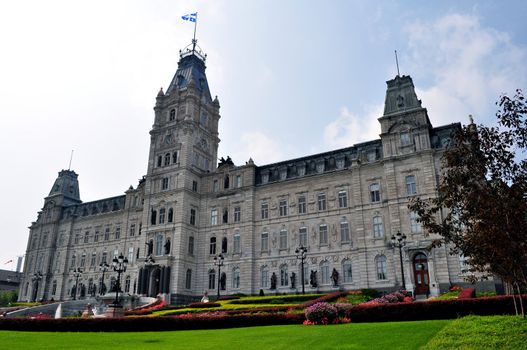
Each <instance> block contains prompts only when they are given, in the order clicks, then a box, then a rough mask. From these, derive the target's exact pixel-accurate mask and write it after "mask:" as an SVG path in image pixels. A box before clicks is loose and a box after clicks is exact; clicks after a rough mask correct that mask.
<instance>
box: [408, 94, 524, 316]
mask: <svg viewBox="0 0 527 350" xmlns="http://www.w3.org/2000/svg"><path fill="white" fill-rule="evenodd" d="M496 105H497V106H498V112H497V113H496V117H497V126H495V127H486V126H483V125H479V126H476V125H475V124H474V123H473V122H471V123H470V124H469V125H468V126H464V127H462V128H460V129H459V130H458V132H457V133H456V134H455V135H453V138H452V142H451V144H450V146H449V147H448V149H447V150H446V151H445V154H444V156H443V169H444V173H443V174H442V178H441V181H440V184H439V188H438V194H437V197H436V198H416V199H414V200H413V201H411V202H410V204H409V208H410V209H411V210H413V211H415V212H417V213H418V214H419V216H420V221H421V222H422V224H423V226H424V227H425V228H426V229H427V231H428V232H429V233H433V234H438V235H439V236H440V237H441V238H440V239H438V240H435V241H434V243H433V246H439V245H441V244H450V246H452V247H453V249H452V250H453V251H452V253H457V254H463V255H464V256H465V257H466V258H467V262H468V264H469V266H470V269H471V270H472V271H478V272H480V273H483V275H485V274H491V275H495V276H498V277H499V278H501V279H502V280H503V281H504V282H505V283H506V285H507V286H508V289H509V291H510V290H511V289H512V291H513V292H520V290H521V289H525V287H526V286H527V278H526V276H527V231H526V230H527V191H526V189H527V161H526V159H525V154H526V151H527V119H526V118H527V105H526V103H525V98H524V96H523V93H522V91H521V90H517V91H516V94H515V95H514V97H512V98H510V97H508V96H507V95H503V96H501V97H500V99H499V101H498V102H497V103H496ZM520 302H521V299H520ZM515 305H516V304H515ZM520 308H521V313H522V314H523V305H522V304H520Z"/></svg>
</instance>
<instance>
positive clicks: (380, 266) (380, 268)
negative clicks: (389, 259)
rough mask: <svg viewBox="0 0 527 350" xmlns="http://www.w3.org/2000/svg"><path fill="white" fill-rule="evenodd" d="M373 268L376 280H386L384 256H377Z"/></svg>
mask: <svg viewBox="0 0 527 350" xmlns="http://www.w3.org/2000/svg"><path fill="white" fill-rule="evenodd" d="M375 267H376V269H377V279H378V280H387V279H388V277H387V276H388V275H387V272H386V257H385V256H384V255H379V256H378V257H376V258H375Z"/></svg>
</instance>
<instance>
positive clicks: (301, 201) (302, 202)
mask: <svg viewBox="0 0 527 350" xmlns="http://www.w3.org/2000/svg"><path fill="white" fill-rule="evenodd" d="M305 213H307V208H306V196H300V197H298V214H305Z"/></svg>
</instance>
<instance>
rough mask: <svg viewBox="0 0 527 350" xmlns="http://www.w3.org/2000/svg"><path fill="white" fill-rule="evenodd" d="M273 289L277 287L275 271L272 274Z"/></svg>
mask: <svg viewBox="0 0 527 350" xmlns="http://www.w3.org/2000/svg"><path fill="white" fill-rule="evenodd" d="M271 289H272V290H275V289H276V273H274V272H273V274H272V275H271Z"/></svg>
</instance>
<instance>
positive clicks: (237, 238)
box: [232, 232, 242, 254]
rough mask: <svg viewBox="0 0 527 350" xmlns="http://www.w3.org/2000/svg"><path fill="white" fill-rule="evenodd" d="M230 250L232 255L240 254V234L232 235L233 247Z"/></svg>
mask: <svg viewBox="0 0 527 350" xmlns="http://www.w3.org/2000/svg"><path fill="white" fill-rule="evenodd" d="M232 249H233V250H234V251H233V253H234V254H240V253H241V250H242V247H241V237H240V234H239V233H238V232H236V233H235V234H234V240H233V247H232Z"/></svg>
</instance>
